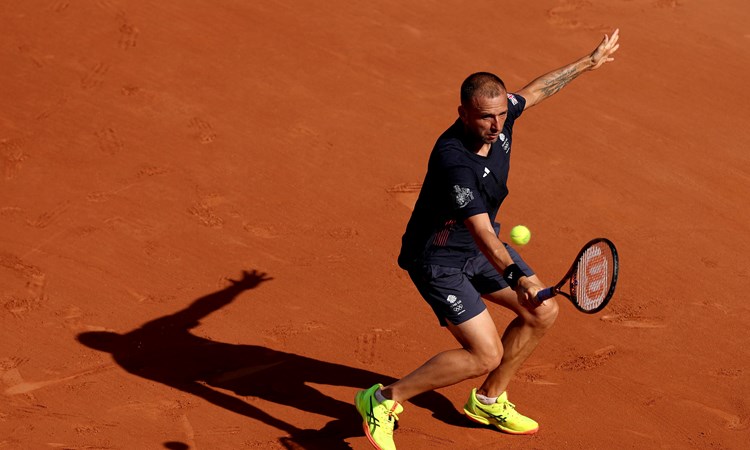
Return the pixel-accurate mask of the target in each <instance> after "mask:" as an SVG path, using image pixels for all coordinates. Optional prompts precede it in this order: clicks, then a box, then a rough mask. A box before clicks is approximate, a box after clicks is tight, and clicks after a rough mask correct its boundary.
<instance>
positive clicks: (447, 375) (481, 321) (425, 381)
mask: <svg viewBox="0 0 750 450" xmlns="http://www.w3.org/2000/svg"><path fill="white" fill-rule="evenodd" d="M448 329H449V330H450V332H451V333H452V334H453V336H454V337H455V338H456V340H457V341H458V342H459V343H460V344H461V346H462V348H460V349H454V350H447V351H444V352H442V353H438V354H437V355H435V356H434V357H432V358H431V359H430V360H429V361H427V362H426V363H424V364H423V365H422V366H420V367H419V368H418V369H416V370H414V371H413V372H411V373H410V374H408V375H406V376H405V377H403V378H401V379H400V380H398V381H396V382H395V383H393V384H391V385H389V386H386V387H384V388H383V389H382V391H381V392H382V393H383V395H384V396H385V397H386V398H389V399H392V400H395V401H397V402H404V401H406V400H408V399H410V398H412V397H414V396H415V395H419V394H421V393H423V392H427V391H430V390H433V389H438V388H442V387H446V386H452V385H454V384H456V383H459V382H461V381H464V380H467V379H469V378H476V377H478V376H482V375H484V374H487V373H490V372H491V371H493V370H495V369H496V368H497V366H498V364H499V363H500V360H501V358H502V356H503V349H502V343H501V341H500V336H499V335H498V331H497V327H496V326H495V322H494V321H493V320H492V317H491V316H490V313H489V312H488V311H487V310H484V311H483V312H482V313H480V314H479V315H477V316H476V317H473V318H471V319H469V320H467V321H466V322H464V323H462V324H459V325H452V324H450V323H449V324H448Z"/></svg>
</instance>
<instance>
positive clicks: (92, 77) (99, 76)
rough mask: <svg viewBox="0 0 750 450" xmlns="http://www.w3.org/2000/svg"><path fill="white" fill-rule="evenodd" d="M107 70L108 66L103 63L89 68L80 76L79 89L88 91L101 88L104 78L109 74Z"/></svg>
mask: <svg viewBox="0 0 750 450" xmlns="http://www.w3.org/2000/svg"><path fill="white" fill-rule="evenodd" d="M109 69H110V66H109V64H107V63H103V62H98V63H96V64H94V65H93V66H91V67H90V68H89V69H88V70H87V71H86V72H85V73H84V74H83V75H82V76H81V88H82V89H85V90H89V89H95V88H98V87H99V86H101V85H102V83H104V76H105V75H106V74H107V72H109Z"/></svg>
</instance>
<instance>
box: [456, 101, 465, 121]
mask: <svg viewBox="0 0 750 450" xmlns="http://www.w3.org/2000/svg"><path fill="white" fill-rule="evenodd" d="M458 117H460V118H461V121H462V122H463V123H466V109H465V108H464V105H458Z"/></svg>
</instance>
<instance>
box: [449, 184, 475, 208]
mask: <svg viewBox="0 0 750 450" xmlns="http://www.w3.org/2000/svg"><path fill="white" fill-rule="evenodd" d="M453 194H454V195H455V198H456V205H458V207H459V208H463V207H464V206H466V205H468V204H469V202H471V201H472V200H474V193H473V192H471V189H469V188H462V187H461V186H459V185H455V186H453Z"/></svg>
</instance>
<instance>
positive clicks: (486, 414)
mask: <svg viewBox="0 0 750 450" xmlns="http://www.w3.org/2000/svg"><path fill="white" fill-rule="evenodd" d="M464 414H466V417H468V418H469V419H471V420H473V421H474V422H477V423H481V424H483V425H494V426H495V427H497V428H498V429H499V430H500V431H503V432H505V433H510V434H534V433H536V432H537V430H539V424H538V423H536V422H535V421H534V420H533V419H530V418H528V417H526V416H524V415H522V414H521V413H519V412H518V411H516V405H514V404H513V403H511V402H509V401H508V393H507V392H503V393H502V395H501V396H500V397H498V398H497V402H495V404H493V405H485V404H483V403H481V402H480V401H479V400H477V390H476V389H472V390H471V394H469V400H467V401H466V404H465V405H464Z"/></svg>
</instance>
